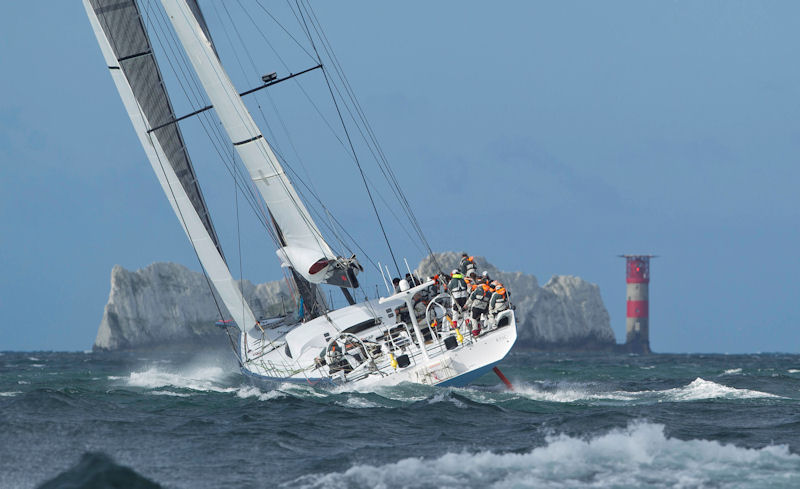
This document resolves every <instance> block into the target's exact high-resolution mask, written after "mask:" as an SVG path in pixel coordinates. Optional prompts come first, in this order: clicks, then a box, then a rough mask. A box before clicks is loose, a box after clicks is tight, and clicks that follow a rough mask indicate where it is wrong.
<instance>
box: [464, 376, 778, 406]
mask: <svg viewBox="0 0 800 489" xmlns="http://www.w3.org/2000/svg"><path fill="white" fill-rule="evenodd" d="M509 396H510V397H509ZM517 397H525V398H527V399H531V400H534V401H545V402H559V403H574V402H588V403H596V402H606V403H608V402H611V403H615V402H624V403H656V402H685V401H698V400H703V399H720V398H722V399H756V398H767V397H775V398H779V397H780V396H777V395H775V394H770V393H767V392H761V391H755V390H749V389H736V388H734V387H728V386H726V385H722V384H717V383H716V382H712V381H708V380H704V379H702V378H700V377H698V378H697V379H695V380H694V381H692V382H691V383H690V384H688V385H685V386H683V387H676V388H673V389H666V390H661V391H651V390H647V391H630V392H629V391H604V390H601V389H600V388H599V387H598V386H597V385H595V384H580V383H558V384H556V385H555V387H554V388H548V387H547V386H544V387H541V386H539V385H534V386H532V385H529V384H524V383H520V384H518V385H515V388H514V391H513V393H508V394H505V395H504V396H500V397H498V396H497V395H495V396H494V397H492V396H487V395H484V398H481V397H480V396H474V395H471V396H470V398H472V399H473V400H475V401H476V402H481V403H496V402H502V401H506V400H508V399H513V398H517Z"/></svg>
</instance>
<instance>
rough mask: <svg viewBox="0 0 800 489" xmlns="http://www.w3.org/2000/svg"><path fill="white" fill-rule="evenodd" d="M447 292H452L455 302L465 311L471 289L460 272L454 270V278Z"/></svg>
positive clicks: (448, 285)
mask: <svg viewBox="0 0 800 489" xmlns="http://www.w3.org/2000/svg"><path fill="white" fill-rule="evenodd" d="M447 290H449V291H450V295H452V296H453V300H454V301H455V302H456V304H458V308H459V309H464V304H466V303H467V297H468V296H469V289H468V288H467V282H465V281H464V276H463V275H461V273H459V271H458V270H453V278H451V279H450V282H449V283H448V284H447Z"/></svg>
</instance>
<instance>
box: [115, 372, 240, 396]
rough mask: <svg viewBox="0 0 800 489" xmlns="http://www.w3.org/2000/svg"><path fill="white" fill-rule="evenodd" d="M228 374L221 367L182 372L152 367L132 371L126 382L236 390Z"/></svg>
mask: <svg viewBox="0 0 800 489" xmlns="http://www.w3.org/2000/svg"><path fill="white" fill-rule="evenodd" d="M227 377H228V374H227V373H225V371H224V370H223V369H222V368H221V367H216V366H211V367H200V368H194V369H187V370H185V371H181V372H172V371H164V370H161V369H159V368H158V367H151V368H149V369H147V370H145V371H143V372H131V373H130V375H129V376H128V377H127V378H124V377H123V380H124V381H125V383H126V384H127V385H128V386H130V387H142V388H145V389H161V388H164V387H177V388H181V389H189V390H193V391H200V392H234V391H235V390H236V388H234V387H230V386H227V385H226V384H225V380H226V379H227Z"/></svg>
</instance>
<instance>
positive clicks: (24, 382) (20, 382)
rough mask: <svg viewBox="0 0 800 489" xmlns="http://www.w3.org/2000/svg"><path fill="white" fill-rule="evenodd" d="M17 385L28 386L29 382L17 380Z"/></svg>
mask: <svg viewBox="0 0 800 489" xmlns="http://www.w3.org/2000/svg"><path fill="white" fill-rule="evenodd" d="M17 384H19V385H28V384H30V382H29V381H27V380H18V381H17Z"/></svg>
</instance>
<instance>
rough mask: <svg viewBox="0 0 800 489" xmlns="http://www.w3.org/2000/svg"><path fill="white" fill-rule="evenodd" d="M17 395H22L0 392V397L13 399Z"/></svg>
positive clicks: (12, 392)
mask: <svg viewBox="0 0 800 489" xmlns="http://www.w3.org/2000/svg"><path fill="white" fill-rule="evenodd" d="M17 394H22V392H21V391H8V392H0V397H14V396H16V395H17Z"/></svg>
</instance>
